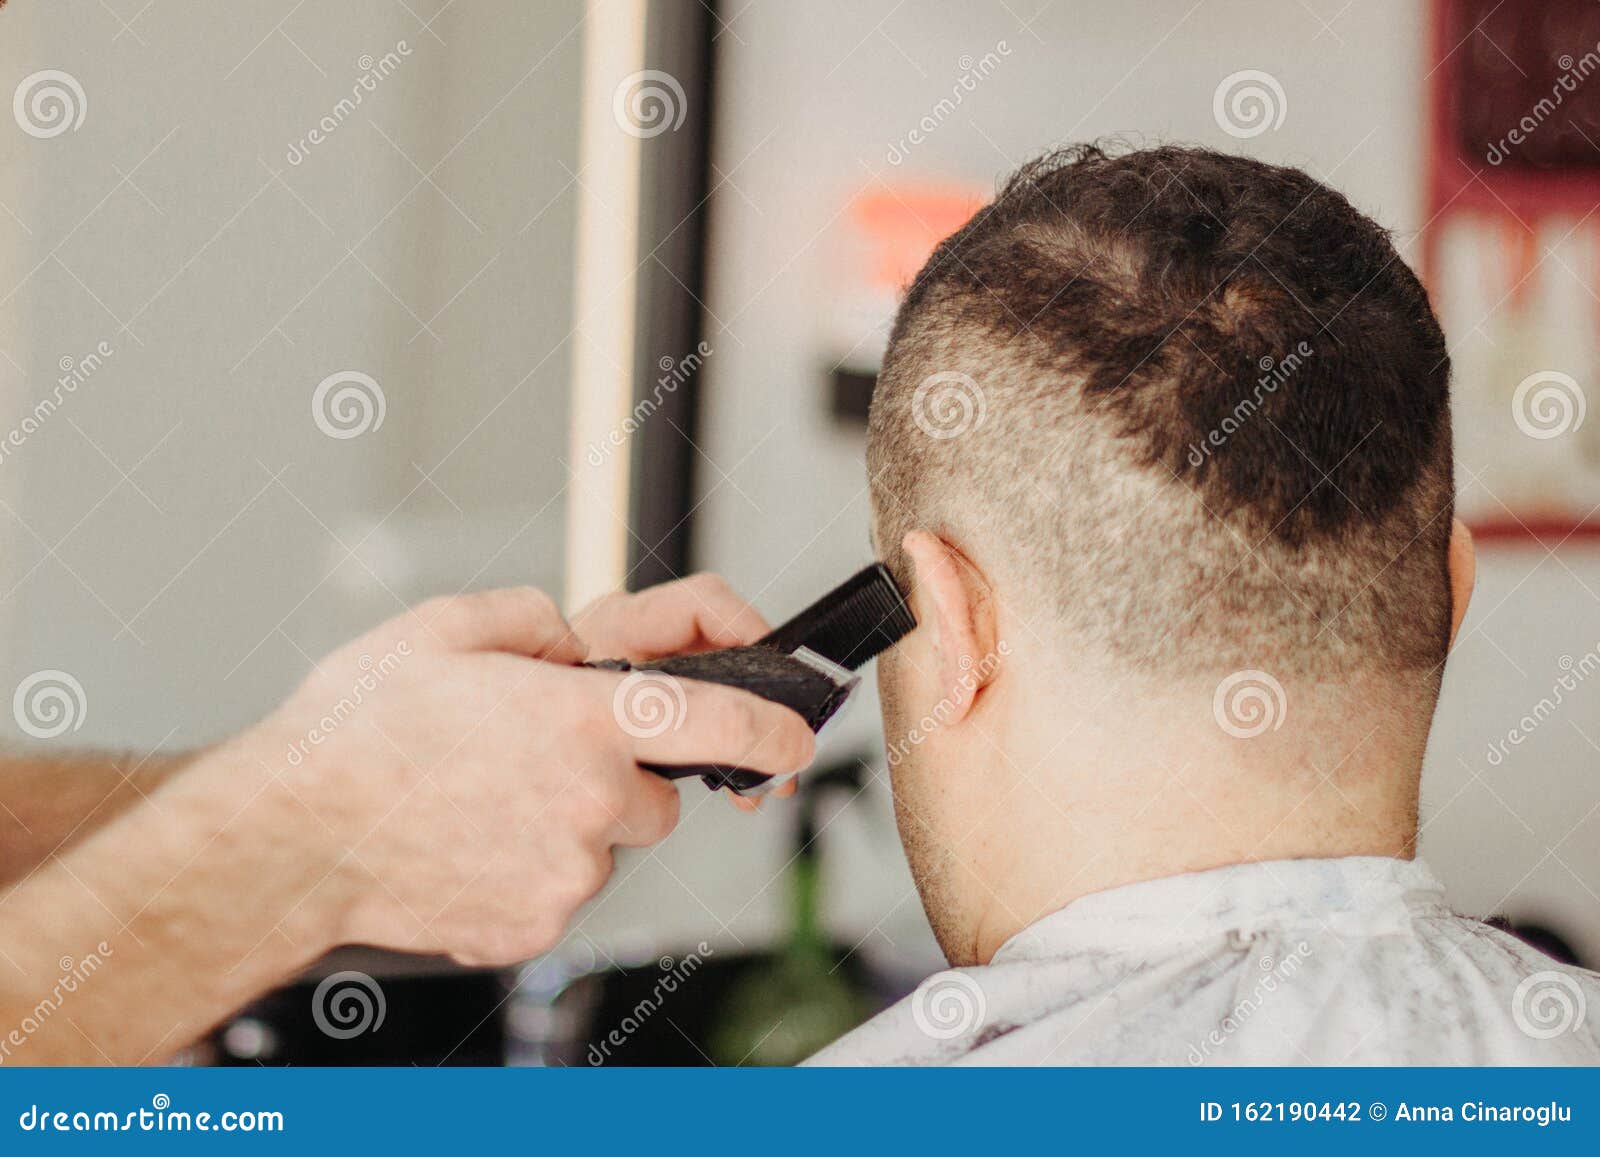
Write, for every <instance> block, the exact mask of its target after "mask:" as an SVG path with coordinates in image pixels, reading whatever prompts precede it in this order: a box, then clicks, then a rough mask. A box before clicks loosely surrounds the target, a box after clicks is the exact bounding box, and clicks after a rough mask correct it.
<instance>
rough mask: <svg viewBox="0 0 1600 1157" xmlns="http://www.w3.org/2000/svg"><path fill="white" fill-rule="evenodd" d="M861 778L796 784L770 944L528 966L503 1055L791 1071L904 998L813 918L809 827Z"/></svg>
mask: <svg viewBox="0 0 1600 1157" xmlns="http://www.w3.org/2000/svg"><path fill="white" fill-rule="evenodd" d="M862 776H863V765H862V763H861V762H860V761H859V760H851V761H849V762H847V763H843V764H839V765H836V766H834V767H830V768H827V769H824V770H822V771H818V772H808V773H807V774H806V775H804V776H802V777H801V779H800V784H801V787H800V795H799V798H798V799H797V800H796V805H797V808H798V816H797V823H796V831H795V847H796V852H795V856H794V858H793V859H792V860H791V861H790V863H789V865H788V867H787V868H786V870H785V883H786V884H787V886H788V888H789V894H790V921H789V929H788V932H787V934H786V935H785V937H784V939H783V941H782V943H781V944H779V945H778V946H776V947H775V948H774V949H773V950H771V951H769V952H755V953H746V952H737V953H736V952H725V951H719V950H716V949H713V948H711V947H710V946H709V945H706V944H701V945H700V946H698V948H697V949H696V950H695V951H692V952H688V953H685V954H683V955H681V956H677V957H672V956H664V957H662V958H661V959H659V960H646V961H632V962H624V963H620V964H616V965H613V966H611V967H598V968H595V969H593V970H590V971H587V972H584V973H582V974H576V973H575V972H574V971H573V970H572V966H571V965H570V964H567V963H564V962H562V961H560V960H557V961H555V962H554V964H553V965H548V966H547V965H544V964H534V965H530V966H529V968H528V970H527V975H526V976H525V977H524V980H523V981H522V982H521V983H520V984H519V985H518V995H517V1002H516V1003H517V1008H516V1009H515V1011H514V1013H513V1035H514V1037H516V1038H517V1039H516V1040H515V1041H514V1042H513V1056H514V1057H516V1058H517V1059H519V1060H521V1061H522V1062H524V1063H531V1064H547V1065H554V1064H564V1065H585V1064H586V1065H597V1066H599V1065H691V1066H704V1065H762V1064H766V1065H772V1064H792V1063H794V1062H796V1061H800V1060H804V1059H805V1058H806V1057H808V1056H810V1055H811V1054H812V1053H814V1052H815V1051H817V1050H818V1049H819V1048H821V1047H822V1046H823V1045H826V1044H828V1043H830V1042H831V1041H833V1040H834V1039H836V1038H837V1037H839V1036H841V1035H842V1034H843V1033H845V1032H847V1031H849V1030H850V1029H851V1028H854V1027H855V1026H856V1025H857V1024H859V1023H860V1022H861V1021H863V1020H866V1019H867V1018H868V1017H870V1016H872V1015H873V1014H874V1013H876V1012H878V1011H879V1010H881V1009H883V1008H886V1007H888V1006H889V1005H890V1004H893V1003H894V1002H895V1001H896V1000H898V999H899V998H900V997H902V996H904V995H905V994H906V993H907V992H908V991H910V989H911V987H912V986H913V984H914V978H902V977H891V976H888V975H886V974H885V973H883V972H881V971H879V970H878V969H877V968H875V967H874V966H873V965H872V964H871V963H870V962H869V961H868V960H867V959H866V958H865V957H863V956H862V955H860V954H859V953H857V952H855V951H854V949H853V948H852V947H851V946H849V945H846V944H841V943H836V942H833V941H830V940H829V939H828V938H827V937H826V935H825V934H824V932H823V931H822V928H821V922H820V920H819V918H818V885H819V883H820V877H821V866H822V865H821V856H820V853H819V845H818V842H817V832H818V827H819V825H818V823H817V816H818V814H819V811H820V808H821V805H822V804H823V803H824V802H826V800H827V799H828V797H829V796H830V795H834V794H836V793H839V792H845V793H847V794H848V798H852V799H853V798H854V797H855V795H857V794H858V793H859V792H860V790H861V785H862Z"/></svg>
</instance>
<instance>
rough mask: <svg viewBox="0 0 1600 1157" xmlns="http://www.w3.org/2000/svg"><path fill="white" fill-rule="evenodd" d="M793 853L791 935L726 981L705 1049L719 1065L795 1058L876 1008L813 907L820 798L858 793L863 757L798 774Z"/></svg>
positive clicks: (790, 1061) (847, 955)
mask: <svg viewBox="0 0 1600 1157" xmlns="http://www.w3.org/2000/svg"><path fill="white" fill-rule="evenodd" d="M800 783H801V788H800V800H799V813H800V814H799V817H798V823H797V824H796V825H795V853H794V857H793V858H792V859H791V860H790V861H789V866H788V871H787V875H788V881H787V883H788V885H789V904H790V907H789V936H788V939H787V940H785V942H784V943H783V944H782V945H781V946H780V947H779V948H778V950H777V952H776V953H774V954H773V956H772V958H771V959H769V960H765V961H761V962H758V963H757V964H756V965H755V966H754V967H752V968H751V969H750V970H749V971H748V972H747V973H746V974H745V975H743V976H741V977H739V978H738V980H737V981H736V982H735V983H734V984H733V985H732V986H731V988H730V989H729V991H728V992H727V994H726V995H725V997H724V999H723V1001H722V1009H721V1017H720V1023H718V1024H717V1026H716V1029H715V1031H714V1032H713V1033H712V1036H711V1055H712V1058H713V1059H714V1060H715V1061H716V1062H717V1063H718V1064H723V1065H743V1064H756V1065H796V1064H799V1063H800V1062H801V1061H803V1060H805V1059H806V1058H807V1057H809V1056H810V1055H811V1054H812V1053H814V1052H816V1051H817V1050H819V1049H821V1048H822V1047H823V1046H824V1045H827V1044H831V1043H832V1042H833V1041H835V1040H837V1039H838V1038H839V1037H841V1036H843V1035H844V1034H845V1033H847V1032H849V1031H850V1030H851V1029H853V1028H854V1027H855V1026H856V1025H858V1024H860V1023H861V1022H862V1021H864V1020H866V1019H867V1018H868V1017H870V1016H871V1015H872V1014H873V1013H875V1012H877V1011H878V1008H879V1007H880V1006H879V1005H878V1004H877V1002H876V1001H874V1000H873V998H872V994H871V991H870V986H869V985H868V984H867V983H864V982H865V980H866V978H865V977H862V976H857V975H852V974H851V973H849V972H846V971H845V970H844V968H843V967H842V966H843V965H845V964H847V963H848V962H849V961H850V960H851V959H852V958H853V957H854V953H852V952H851V951H849V950H848V949H842V948H841V947H840V946H838V945H834V944H830V943H829V942H828V940H827V937H826V934H825V933H824V932H823V929H822V925H821V922H820V920H819V918H818V914H817V905H818V892H819V891H820V888H821V879H820V876H821V857H820V855H819V854H818V847H817V810H818V807H817V805H818V801H819V800H820V799H821V798H822V797H823V796H824V795H825V794H826V793H827V792H829V791H831V790H834V789H839V788H843V789H846V790H848V791H849V792H850V796H851V798H852V799H853V798H854V797H855V796H856V795H859V794H860V792H861V787H862V782H861V764H860V762H859V761H852V762H850V763H848V764H844V765H842V766H840V767H836V768H830V769H829V770H827V771H824V772H821V773H819V774H817V775H812V776H805V777H803V778H802V779H801V781H800Z"/></svg>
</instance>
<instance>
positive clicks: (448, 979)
mask: <svg viewBox="0 0 1600 1157" xmlns="http://www.w3.org/2000/svg"><path fill="white" fill-rule="evenodd" d="M506 995H507V986H506V983H505V981H504V978H503V977H502V976H501V974H499V973H496V972H441V973H439V974H438V975H426V976H395V977H381V978H380V977H373V976H370V975H368V974H366V973H363V972H354V971H345V972H336V973H330V974H329V975H328V976H327V977H324V978H322V979H320V980H315V981H309V980H308V981H305V982H303V983H298V984H293V985H290V986H289V987H287V988H282V989H279V990H278V991H277V992H274V993H272V994H271V995H270V996H267V997H266V998H264V999H262V1000H259V1001H257V1002H256V1003H255V1004H252V1005H250V1006H249V1007H248V1008H245V1009H243V1010H242V1011H241V1012H240V1013H239V1014H238V1015H237V1016H234V1017H233V1018H232V1019H230V1020H228V1021H227V1022H226V1023H224V1024H223V1025H222V1026H221V1027H219V1028H218V1029H217V1030H216V1031H215V1032H214V1033H213V1034H212V1035H211V1038H210V1041H209V1044H210V1046H211V1058H212V1059H213V1060H214V1062H215V1063H216V1064H218V1065H224V1066H228V1065H413V1064H415V1065H501V1064H504V1063H505V1030H504V1028H503V1023H502V1017H501V1015H500V1010H501V1006H502V1005H503V1004H504V1003H505V1000H506Z"/></svg>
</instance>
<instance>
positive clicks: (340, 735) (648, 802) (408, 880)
mask: <svg viewBox="0 0 1600 1157" xmlns="http://www.w3.org/2000/svg"><path fill="white" fill-rule="evenodd" d="M648 597H649V596H640V598H641V599H643V598H648ZM671 597H672V596H667V598H669V599H670V598H671ZM626 618H627V616H626V615H624V616H622V618H620V619H618V620H616V621H619V622H620V621H624V620H626ZM600 621H602V622H603V621H604V620H603V619H602V620H600ZM663 621H665V622H666V623H667V625H668V626H672V615H671V614H670V613H668V614H666V615H665V617H664V620H663ZM697 621H698V620H697ZM674 629H675V630H677V631H679V632H681V633H688V632H689V631H690V628H689V627H688V626H686V625H684V624H683V623H681V622H680V623H677V624H676V626H675V627H674ZM629 630H630V632H632V633H635V634H638V636H639V639H640V640H641V643H640V645H639V646H632V647H629V648H628V652H629V653H633V654H641V653H643V652H644V651H646V650H648V649H649V648H651V647H654V646H657V645H664V644H662V642H661V640H660V639H658V638H656V637H652V636H650V635H649V632H648V631H640V630H636V629H634V628H629ZM662 630H663V633H664V634H670V633H671V631H668V630H667V628H666V627H663V628H662ZM695 630H696V631H698V630H699V628H698V627H697V628H695ZM602 637H604V636H603V632H602ZM740 637H743V635H741V636H740ZM605 641H606V643H607V648H608V649H609V646H610V645H611V643H612V640H611V639H606V640H605ZM586 653H587V648H586V647H585V645H584V644H583V643H582V642H580V641H579V639H578V638H577V637H576V636H575V635H574V633H573V632H572V629H571V628H570V627H569V626H568V625H567V623H566V622H565V621H563V619H562V617H561V615H560V614H559V613H558V612H557V610H556V608H555V606H554V604H553V603H552V602H551V601H550V599H549V598H548V597H547V596H545V595H543V594H541V593H540V592H538V591H535V590H530V589H521V590H502V591H492V592H487V593H483V594H473V595H464V596H460V597H457V598H449V599H438V600H434V601H431V602H428V603H424V604H422V605H421V606H420V607H418V608H416V609H415V610H414V611H411V612H408V613H406V614H403V615H401V616H399V617H398V618H395V619H392V620H390V621H389V622H387V623H384V624H382V625H381V626H379V627H377V628H376V629H375V630H373V631H371V632H369V633H368V634H367V635H364V636H363V637H361V638H359V639H357V640H356V641H355V642H353V643H350V644H349V645H347V646H345V647H342V648H341V649H339V650H338V651H336V652H334V653H333V654H332V655H330V656H329V657H328V658H327V659H326V660H324V661H323V663H322V664H321V665H320V667H319V669H318V670H317V672H316V673H315V674H314V675H312V676H311V677H310V678H308V679H307V680H306V682H305V683H304V685H302V686H301V687H300V688H299V689H298V690H297V691H296V692H295V693H294V694H293V695H292V696H291V697H290V698H289V700H288V701H287V702H286V703H284V705H283V706H282V707H281V708H279V710H278V711H277V712H275V713H274V714H273V715H272V716H271V717H269V718H268V719H267V720H266V721H264V722H263V723H262V724H260V725H259V726H258V727H257V728H255V729H253V730H252V731H251V732H247V733H246V734H245V735H244V736H242V737H241V739H240V742H244V743H246V744H248V745H249V749H250V753H251V754H252V755H253V756H254V757H255V758H256V760H257V762H260V763H263V764H266V765H268V766H269V767H270V768H271V769H273V770H275V771H277V772H279V782H281V783H282V784H283V785H284V786H285V787H287V788H288V789H289V790H290V791H292V792H294V794H295V796H296V797H297V798H298V799H299V800H300V802H301V803H303V804H304V805H305V807H307V808H308V809H309V810H310V811H311V812H312V813H313V814H314V815H315V816H316V820H317V822H318V823H320V824H321V825H322V826H323V827H324V828H325V829H326V835H327V836H328V838H329V839H330V840H331V841H332V843H333V845H334V850H335V851H336V852H344V853H346V854H345V855H344V858H343V860H342V861H341V862H340V863H339V864H338V866H337V868H336V869H335V870H334V872H333V873H332V875H331V878H330V880H329V881H327V882H326V883H325V885H324V886H323V887H322V888H319V891H318V895H317V897H316V898H315V902H323V901H324V900H325V899H326V897H325V895H324V893H328V892H331V893H332V894H333V895H334V897H335V900H336V903H335V907H337V909H338V913H337V922H338V928H337V930H336V935H337V937H338V939H340V940H342V941H347V942H357V943H367V944H375V945H378V946H381V947H388V948H396V949H405V950H409V951H419V952H447V953H449V954H450V955H452V956H454V957H455V958H456V959H458V960H460V961H462V962H464V963H472V964H504V963H509V962H513V961H517V960H523V959H526V958H528V957H530V956H534V955H537V954H538V953H540V952H543V951H545V950H546V949H548V948H550V947H551V946H552V945H554V944H555V943H556V942H557V940H558V939H559V938H560V936H561V935H562V932H563V929H564V928H565V926H566V924H567V922H568V920H569V919H570V918H571V916H572V915H573V913H574V912H575V911H576V910H577V908H578V907H579V906H580V905H581V904H583V903H584V901H586V900H587V899H589V898H590V897H591V896H593V895H594V894H595V892H596V891H598V890H599V888H600V886H601V885H602V884H603V883H604V882H605V880H606V878H607V876H608V875H609V874H610V872H611V864H612V857H611V849H612V847H613V846H614V845H627V846H642V845H647V844H651V843H654V842H656V841H657V840H660V839H662V838H663V837H665V836H666V835H667V833H668V832H670V831H671V830H672V827H673V825H674V824H675V823H676V822H677V817H678V793H677V790H676V789H675V788H674V787H673V786H672V785H671V784H669V783H667V782H666V781H665V780H662V779H660V778H659V777H657V776H655V775H652V774H650V773H649V772H646V771H644V770H643V769H642V768H640V767H639V766H638V764H639V762H641V761H648V762H655V763H730V764H738V765H740V766H745V767H752V768H756V769H758V770H761V771H767V772H772V773H779V774H781V773H787V772H791V771H794V770H796V769H798V768H800V767H803V766H804V765H805V764H806V763H807V762H808V761H809V760H810V759H811V755H812V751H813V737H812V734H811V731H810V729H809V728H808V727H807V726H806V724H805V722H804V721H803V720H802V719H801V718H800V717H799V716H798V715H796V714H795V713H793V712H791V711H789V710H787V709H785V708H782V707H778V706H776V705H774V704H770V703H767V702H765V701H763V700H762V699H760V698H758V697H757V696H754V695H750V694H748V693H746V692H743V691H738V690H735V689H732V688H727V687H716V686H712V685H710V684H703V683H695V682H692V681H681V684H680V685H681V689H682V697H681V699H677V700H676V701H675V702H674V703H671V704H668V706H669V707H670V708H672V709H674V710H677V711H678V712H679V714H680V716H681V721H678V722H677V725H676V726H669V727H666V728H662V729H659V730H657V729H654V728H641V727H638V726H632V727H627V726H624V720H623V717H622V714H621V713H622V703H621V698H622V697H621V696H619V695H618V687H619V684H620V683H621V682H622V680H623V678H624V676H622V675H621V674H618V673H616V672H609V671H596V670H590V669H586V668H581V667H575V666H572V664H575V663H578V662H580V661H581V660H582V659H584V657H585V655H586ZM313 834H314V835H315V834H316V833H313Z"/></svg>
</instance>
